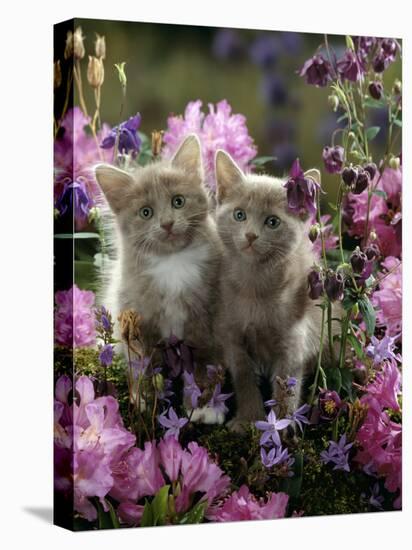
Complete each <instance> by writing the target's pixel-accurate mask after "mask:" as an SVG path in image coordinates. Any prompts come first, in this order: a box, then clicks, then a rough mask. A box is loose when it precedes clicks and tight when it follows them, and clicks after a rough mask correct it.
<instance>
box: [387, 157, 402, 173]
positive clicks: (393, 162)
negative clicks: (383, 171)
mask: <svg viewBox="0 0 412 550" xmlns="http://www.w3.org/2000/svg"><path fill="white" fill-rule="evenodd" d="M400 165H401V161H400V158H399V157H391V158H390V159H389V166H390V167H391V168H392V169H393V170H398V169H399V166H400Z"/></svg>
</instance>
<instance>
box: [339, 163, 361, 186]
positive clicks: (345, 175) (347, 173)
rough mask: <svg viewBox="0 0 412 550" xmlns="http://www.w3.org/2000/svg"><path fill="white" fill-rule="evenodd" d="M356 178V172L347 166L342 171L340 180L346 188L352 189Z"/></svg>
mask: <svg viewBox="0 0 412 550" xmlns="http://www.w3.org/2000/svg"><path fill="white" fill-rule="evenodd" d="M357 177H358V170H357V169H356V168H354V167H353V166H348V167H346V168H344V169H343V170H342V179H343V181H344V182H345V183H346V185H347V186H348V187H351V188H352V187H353V186H354V185H355V182H356V178H357Z"/></svg>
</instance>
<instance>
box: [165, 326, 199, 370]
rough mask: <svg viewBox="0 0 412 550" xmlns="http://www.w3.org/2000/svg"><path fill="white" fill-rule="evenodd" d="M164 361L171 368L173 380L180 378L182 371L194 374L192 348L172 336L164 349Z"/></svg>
mask: <svg viewBox="0 0 412 550" xmlns="http://www.w3.org/2000/svg"><path fill="white" fill-rule="evenodd" d="M163 359H164V361H165V363H166V365H167V366H168V367H169V368H170V375H171V376H172V378H176V376H179V374H180V373H181V371H182V370H184V371H188V372H193V354H192V348H191V347H190V346H188V345H187V344H185V343H184V342H183V340H179V338H177V336H175V335H174V334H172V335H171V336H170V337H169V339H168V340H167V342H166V343H165V345H164V347H163Z"/></svg>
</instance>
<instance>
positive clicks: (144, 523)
mask: <svg viewBox="0 0 412 550" xmlns="http://www.w3.org/2000/svg"><path fill="white" fill-rule="evenodd" d="M153 525H154V523H153V510H152V505H151V503H150V502H149V501H148V500H147V499H146V500H145V504H144V508H143V515H142V519H141V520H140V527H152V526H153Z"/></svg>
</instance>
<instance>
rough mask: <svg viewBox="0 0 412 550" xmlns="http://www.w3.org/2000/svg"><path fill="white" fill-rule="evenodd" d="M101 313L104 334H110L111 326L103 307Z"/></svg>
mask: <svg viewBox="0 0 412 550" xmlns="http://www.w3.org/2000/svg"><path fill="white" fill-rule="evenodd" d="M101 313H102V314H101V322H102V326H103V328H104V330H105V331H106V332H110V331H111V330H112V324H111V322H110V321H109V312H108V311H107V309H106V308H105V307H104V306H102V308H101Z"/></svg>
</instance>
